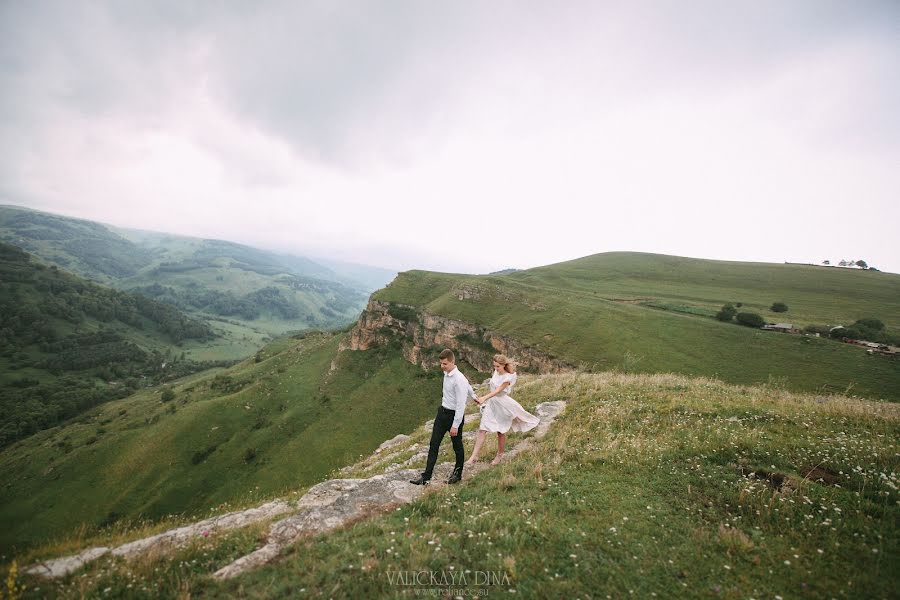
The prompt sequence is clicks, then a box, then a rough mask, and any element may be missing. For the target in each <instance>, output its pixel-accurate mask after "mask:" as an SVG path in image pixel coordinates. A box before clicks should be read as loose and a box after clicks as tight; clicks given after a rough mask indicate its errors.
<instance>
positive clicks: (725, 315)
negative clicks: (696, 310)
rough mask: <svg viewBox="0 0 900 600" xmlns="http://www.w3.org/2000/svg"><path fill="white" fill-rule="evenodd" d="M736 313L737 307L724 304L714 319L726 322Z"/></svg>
mask: <svg viewBox="0 0 900 600" xmlns="http://www.w3.org/2000/svg"><path fill="white" fill-rule="evenodd" d="M736 314H737V309H736V308H735V307H734V306H732V305H731V304H726V305H724V306H723V307H722V310H720V311H719V312H717V313H716V319H718V320H720V321H722V322H724V323H727V322H729V321H731V320H732V319H733V318H734V315H736Z"/></svg>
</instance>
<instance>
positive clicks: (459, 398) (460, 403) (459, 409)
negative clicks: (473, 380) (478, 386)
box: [451, 377, 470, 433]
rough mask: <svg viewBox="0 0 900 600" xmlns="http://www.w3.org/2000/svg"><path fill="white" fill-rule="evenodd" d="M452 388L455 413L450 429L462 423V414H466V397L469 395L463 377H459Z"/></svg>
mask: <svg viewBox="0 0 900 600" xmlns="http://www.w3.org/2000/svg"><path fill="white" fill-rule="evenodd" d="M453 388H454V389H453V400H454V401H455V404H456V413H455V414H454V415H453V427H452V428H451V429H456V428H458V427H459V424H460V423H462V420H463V416H464V415H465V414H466V398H468V397H469V389H470V386H469V382H468V381H467V380H466V378H465V377H460V379H459V381H458V382H456V385H455V386H453ZM451 433H452V432H451Z"/></svg>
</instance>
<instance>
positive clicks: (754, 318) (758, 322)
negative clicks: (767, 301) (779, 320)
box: [735, 312, 766, 327]
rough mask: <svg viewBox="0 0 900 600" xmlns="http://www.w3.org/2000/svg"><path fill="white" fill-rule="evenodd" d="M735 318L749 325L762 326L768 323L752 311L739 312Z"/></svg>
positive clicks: (742, 323)
mask: <svg viewBox="0 0 900 600" xmlns="http://www.w3.org/2000/svg"><path fill="white" fill-rule="evenodd" d="M735 319H737V322H738V323H740V324H741V325H746V326H747V327H762V326H763V325H765V324H766V320H765V319H763V318H762V317H761V316H759V315H758V314H756V313H752V312H742V313H738V314H737V316H736V317H735Z"/></svg>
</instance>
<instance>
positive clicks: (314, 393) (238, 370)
mask: <svg viewBox="0 0 900 600" xmlns="http://www.w3.org/2000/svg"><path fill="white" fill-rule="evenodd" d="M339 342H340V336H339V335H334V334H313V335H308V336H306V337H304V338H303V339H292V338H287V339H281V340H278V341H276V342H274V343H273V344H272V345H270V346H268V347H266V348H264V349H263V350H261V351H260V353H259V356H260V359H261V362H256V361H255V358H253V357H251V358H250V359H248V360H246V361H244V362H243V363H241V364H239V365H236V366H235V367H233V368H231V369H228V370H226V371H221V372H217V373H215V374H210V375H206V376H204V377H195V378H193V379H189V380H184V381H182V382H178V383H177V384H175V385H173V386H171V387H172V389H173V391H174V392H175V399H174V400H172V401H170V402H166V403H164V402H161V401H160V391H161V390H160V389H159V388H157V389H152V390H145V391H141V392H139V393H138V394H135V395H134V396H131V397H128V398H124V399H122V400H116V401H113V402H110V403H108V404H105V405H103V406H102V407H99V408H98V409H95V410H92V411H90V412H88V413H87V414H85V415H84V416H83V417H81V418H78V419H73V421H72V422H70V423H68V424H66V425H64V426H60V427H55V428H53V429H50V430H47V431H44V432H40V433H38V434H36V435H34V436H32V437H30V438H28V439H25V440H21V441H19V442H17V443H15V444H13V445H12V446H10V447H9V448H7V449H5V450H4V451H3V452H2V453H0V481H3V482H5V483H4V485H3V486H2V487H0V506H2V507H3V510H2V511H0V547H2V548H4V549H6V550H7V551H10V550H13V549H15V551H17V552H21V551H23V550H25V549H26V548H31V547H34V546H35V545H38V544H48V543H50V544H52V543H54V540H56V541H58V540H60V539H65V538H67V537H70V536H71V535H72V534H73V532H74V531H75V530H77V529H78V528H79V527H80V526H82V525H84V526H85V527H86V528H87V529H86V533H85V534H84V535H87V536H90V535H93V534H98V535H100V534H99V533H98V532H100V531H101V530H102V528H103V527H104V526H107V525H112V524H115V523H117V522H119V521H121V522H123V523H125V524H126V525H127V523H128V522H129V521H141V520H147V519H149V520H150V521H157V520H164V519H167V518H176V519H177V518H182V517H183V518H192V517H199V516H206V515H207V514H208V513H209V511H210V510H218V511H224V510H229V509H232V508H234V507H236V506H238V505H248V504H253V503H255V502H256V501H257V500H258V499H259V498H260V497H262V496H271V495H272V494H278V493H282V492H284V493H289V492H292V491H294V490H296V489H302V488H303V487H304V486H306V485H308V484H311V483H314V482H317V481H319V480H321V479H322V478H324V477H325V476H326V475H327V474H328V473H330V472H332V471H333V470H334V469H336V468H338V467H341V466H344V465H345V464H348V463H350V462H353V461H354V460H355V459H356V458H357V457H359V456H360V455H362V454H365V453H369V452H371V451H372V450H373V449H374V448H375V447H376V446H377V445H378V444H379V443H381V442H382V441H384V440H385V439H387V438H390V437H392V436H394V435H396V434H397V433H401V432H403V431H407V430H409V429H411V428H412V427H414V426H416V425H418V424H420V423H421V422H422V421H424V420H425V419H427V418H429V417H430V416H432V413H433V411H434V409H435V407H436V406H437V403H438V402H439V401H440V393H439V389H440V388H439V380H438V379H437V378H436V377H433V380H432V379H429V378H428V377H423V373H422V371H421V369H419V368H418V367H415V366H413V365H410V364H409V363H407V362H405V361H404V360H403V358H402V356H401V355H400V354H399V352H398V351H396V350H394V349H390V348H385V349H381V350H372V351H367V352H345V353H342V354H340V355H339V356H337V358H336V350H337V346H338V344H339ZM335 359H336V367H337V368H336V369H335V370H334V371H332V372H330V371H329V369H330V366H331V363H332V361H333V360H335ZM171 410H174V413H171V412H169V411H171ZM248 449H252V451H253V453H254V454H255V456H254V457H253V458H252V460H249V461H248V460H245V457H246V456H247V453H248ZM101 537H102V536H101Z"/></svg>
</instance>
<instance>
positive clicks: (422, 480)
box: [409, 475, 431, 485]
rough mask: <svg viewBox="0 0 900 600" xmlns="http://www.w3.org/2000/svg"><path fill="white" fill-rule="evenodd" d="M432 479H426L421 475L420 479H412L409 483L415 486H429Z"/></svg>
mask: <svg viewBox="0 0 900 600" xmlns="http://www.w3.org/2000/svg"><path fill="white" fill-rule="evenodd" d="M429 481H431V480H430V479H425V476H424V475H419V478H418V479H410V480H409V482H410V483H411V484H413V485H428V482H429Z"/></svg>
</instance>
